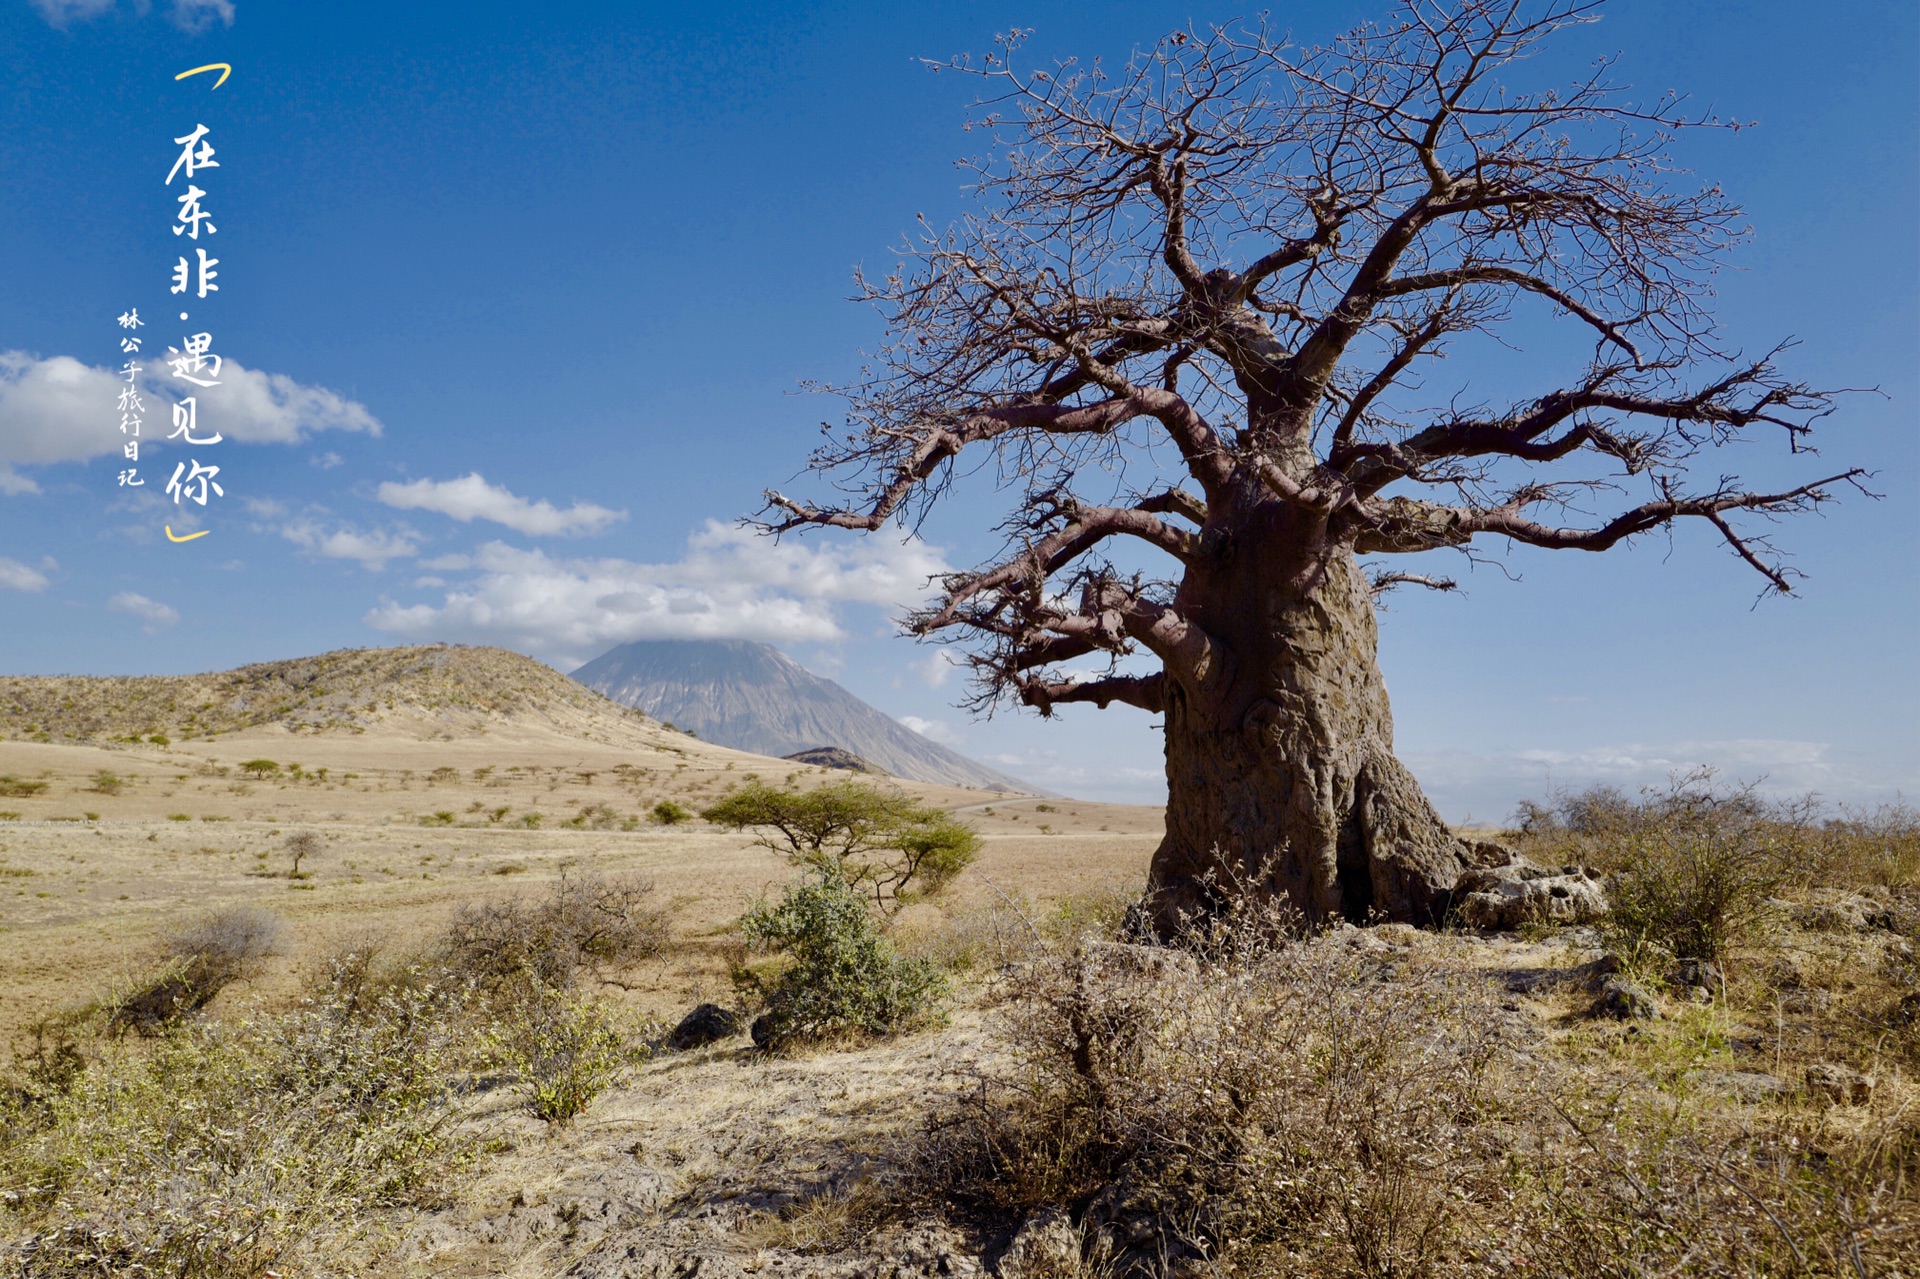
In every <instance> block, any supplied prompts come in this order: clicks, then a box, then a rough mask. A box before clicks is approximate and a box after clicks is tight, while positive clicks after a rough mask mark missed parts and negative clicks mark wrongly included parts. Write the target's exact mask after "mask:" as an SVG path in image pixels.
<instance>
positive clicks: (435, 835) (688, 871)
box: [0, 722, 1161, 1037]
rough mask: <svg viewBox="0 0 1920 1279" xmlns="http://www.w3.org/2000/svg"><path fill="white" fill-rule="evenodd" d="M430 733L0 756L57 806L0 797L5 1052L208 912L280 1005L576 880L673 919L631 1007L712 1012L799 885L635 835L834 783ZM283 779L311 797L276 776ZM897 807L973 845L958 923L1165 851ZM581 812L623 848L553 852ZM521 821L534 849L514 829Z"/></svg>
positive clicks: (944, 790) (782, 772) (723, 838)
mask: <svg viewBox="0 0 1920 1279" xmlns="http://www.w3.org/2000/svg"><path fill="white" fill-rule="evenodd" d="M440 731H444V730H441V729H438V728H431V729H424V728H421V729H415V731H412V732H409V731H405V730H404V728H403V727H395V728H393V729H389V730H384V731H376V732H370V733H363V734H358V735H352V734H333V733H330V734H321V735H315V734H307V733H302V734H297V735H296V734H290V733H287V732H285V731H282V730H279V729H272V728H269V729H252V730H248V731H246V732H244V733H236V734H231V735H224V736H221V737H219V738H216V739H214V740H212V741H193V742H187V743H181V744H177V745H175V746H172V747H170V748H164V749H163V748H160V747H157V746H151V745H144V746H111V747H107V746H78V745H60V744H50V743H35V742H22V741H0V777H12V778H15V779H18V780H21V781H38V782H45V783H47V787H46V789H45V790H44V791H41V792H40V793H38V794H35V795H32V796H28V797H23V798H6V797H4V796H0V814H5V816H0V1037H10V1036H11V1035H12V1034H13V1033H14V1032H15V1031H17V1030H18V1029H19V1028H20V1027H21V1026H23V1025H26V1024H28V1023H29V1022H31V1021H32V1020H34V1019H35V1018H37V1017H40V1016H43V1015H45V1014H46V1013H49V1012H52V1011H54V1010H55V1009H57V1008H61V1007H66V1006H70V1005H71V1004H73V1003H75V1002H78V1001H83V1000H85V999H87V998H91V997H95V996H97V995H99V994H100V993H102V992H103V991H104V990H105V989H106V988H107V987H108V986H109V985H110V984H111V983H113V982H114V981H115V980H116V979H118V978H121V977H123V976H124V975H126V974H127V973H129V972H131V971H133V970H134V969H136V968H138V967H139V966H140V965H141V964H142V963H144V962H145V960H146V958H147V956H148V954H149V952H150V948H151V946H152V944H153V942H154V940H155V938H156V937H157V936H158V935H159V934H161V933H162V932H164V931H165V930H166V929H167V928H168V927H170V926H172V925H174V924H177V923H179V922H180V921H182V920H184V919H186V918H188V917H190V916H191V915H192V914H193V913H195V912H196V911H199V910H202V909H205V908H207V907H212V906H219V905H226V904H233V903H255V904H263V905H266V906H269V907H271V908H272V909H273V910H274V911H276V912H277V913H279V914H280V915H281V916H282V918H283V919H284V921H285V923H286V925H287V929H288V933H289V938H288V944H287V945H286V946H285V947H284V948H283V949H284V954H283V955H282V956H281V957H280V958H279V959H278V960H277V961H276V963H275V964H274V965H273V966H272V967H271V968H270V969H269V971H268V972H267V973H266V974H265V975H264V976H263V977H262V978H261V979H260V982H259V983H258V988H257V989H256V990H255V991H254V992H253V993H254V994H256V995H257V994H269V993H272V992H273V991H274V990H275V988H276V987H278V986H279V985H280V984H282V983H285V982H287V981H289V980H290V973H291V970H292V969H293V968H294V967H295V966H297V965H298V964H299V963H302V962H311V961H312V960H313V958H314V957H315V956H317V955H318V954H321V953H323V952H324V951H325V949H326V948H327V947H328V946H329V945H332V944H336V943H338V942H341V941H343V940H345V939H346V938H349V937H354V938H357V937H358V936H359V935H361V934H364V933H368V932H371V933H375V934H384V935H387V936H389V937H390V938H392V939H394V940H395V941H397V942H407V941H409V940H412V941H418V940H420V939H424V938H425V937H427V936H429V935H431V933H432V932H434V931H435V930H436V929H437V928H438V926H439V925H440V924H441V923H442V922H443V921H444V920H445V919H446V918H447V917H448V916H449V915H450V914H451V913H452V912H453V910H454V909H456V908H457V906H458V905H459V903H461V902H465V901H471V900H475V899H478V898H483V897H488V896H492V895H496V894H501V893H510V892H524V891H527V890H528V889H529V887H532V888H533V889H534V890H535V891H538V888H539V887H540V885H541V882H542V881H547V880H551V879H552V878H554V877H555V876H557V875H558V874H559V873H560V871H561V870H562V869H563V868H568V867H578V868H582V869H589V870H596V871H602V872H608V873H622V872H630V871H631V872H640V873H642V874H644V875H646V876H647V877H649V878H650V879H651V880H652V881H653V882H654V884H655V900H656V901H657V902H658V903H659V904H660V905H663V906H668V907H671V909H672V910H673V920H674V934H675V938H676V945H675V947H674V949H673V952H672V953H670V955H669V956H668V958H667V959H666V960H665V961H664V962H663V963H661V964H657V965H654V966H652V967H651V968H650V969H649V971H648V972H647V973H646V974H643V975H642V981H641V983H640V989H639V990H637V991H636V992H634V994H633V998H634V999H635V1000H636V1001H637V1002H638V1003H639V1004H640V1006H641V1007H642V1008H643V1009H644V1010H645V1011H646V1012H648V1013H649V1014H650V1015H654V1016H663V1017H664V1016H668V1015H671V1014H672V1013H673V1012H674V1011H675V1010H676V1009H684V1007H685V1006H687V1004H688V1003H689V1002H691V1001H693V1000H695V999H697V998H698V997H702V996H703V995H717V994H719V993H721V988H720V983H721V982H722V969H721V966H720V964H719V962H718V959H717V958H716V955H715V953H714V942H713V940H712V939H713V938H714V935H715V934H716V933H717V932H723V931H724V929H725V926H726V924H727V922H728V921H730V920H731V919H733V918H734V917H736V916H737V915H738V914H739V913H740V911H741V909H742V906H743V904H744V903H745V902H746V901H747V899H748V898H749V897H750V896H751V895H752V894H754V893H756V892H758V891H760V890H761V889H763V888H764V887H765V886H767V885H768V884H771V883H777V882H780V881H783V880H784V879H786V878H787V877H788V876H789V875H790V874H791V871H790V870H789V868H788V867H787V866H786V865H785V864H784V863H783V862H782V861H781V860H780V859H779V858H778V857H776V856H775V855H773V854H772V853H770V852H768V851H766V850H765V849H762V848H759V847H757V846H755V845H754V844H753V842H752V840H751V838H750V837H749V836H747V835H744V834H736V833H733V832H729V831H725V830H722V829H719V828H715V827H710V826H708V825H706V824H705V823H703V822H698V821H695V822H693V823H690V824H687V825H683V826H674V827H665V826H660V825H656V824H653V823H651V822H649V821H647V820H646V813H647V811H648V810H649V809H650V808H651V807H652V806H653V805H654V804H655V803H656V802H657V801H659V800H662V799H673V800H675V801H677V802H679V803H681V804H683V805H685V806H686V807H688V808H694V809H697V808H699V807H701V806H702V805H704V804H708V803H711V802H713V801H714V800H715V799H717V798H718V797H719V796H720V795H721V794H723V793H724V792H725V790H726V789H727V788H728V787H729V786H730V785H732V784H735V783H736V782H738V781H740V780H743V779H745V778H746V777H748V776H751V775H754V774H758V775H759V776H760V777H761V778H762V779H763V780H765V781H768V782H770V783H775V784H779V783H781V782H783V781H785V780H787V779H788V778H792V779H793V780H794V781H795V782H796V783H800V784H810V783H814V782H818V781H820V780H823V779H825V778H827V777H828V776H829V774H827V773H825V772H823V771H822V770H819V769H812V768H802V767H796V766H794V765H791V764H788V763H785V762H784V761H780V760H769V759H766V758H763V757H760V756H755V755H748V754H745V753H743V752H739V751H731V750H727V749H725V748H722V747H716V746H712V745H709V744H707V743H704V742H700V741H697V740H695V739H692V738H687V737H683V736H680V735H677V734H673V733H668V732H664V731H662V730H659V729H656V728H652V727H651V726H646V727H633V726H629V725H615V726H612V729H611V730H610V731H606V732H604V734H603V736H604V737H605V738H607V739H609V740H600V741H594V740H588V739H584V738H581V737H577V736H574V735H572V734H571V733H568V732H565V731H561V730H560V729H559V728H557V727H556V728H547V727H544V726H529V725H524V724H512V723H505V724H503V723H498V722H495V723H492V724H488V725H485V726H483V727H482V728H481V731H479V732H478V733H476V732H475V730H474V729H473V728H471V727H467V726H462V728H461V730H460V736H458V737H455V738H454V740H436V739H435V738H434V737H433V736H431V735H429V734H430V732H440ZM256 758H266V759H272V760H275V761H277V762H279V763H280V764H281V765H282V773H281V775H280V776H279V777H278V778H275V779H270V780H252V779H249V778H248V777H246V776H245V775H244V774H243V773H242V771H241V769H240V767H239V766H240V765H241V764H242V763H243V762H245V761H247V760H251V759H256ZM295 763H297V764H298V765H299V766H300V768H301V770H302V772H303V774H304V775H305V777H304V779H303V780H299V781H295V780H292V779H291V778H290V777H289V776H288V773H289V772H290V766H291V765H292V764H295ZM322 769H324V770H326V773H325V778H324V780H322V779H321V778H320V776H319V773H320V770H322ZM435 770H442V771H441V772H439V773H438V774H436V772H435ZM445 770H451V771H450V772H448V771H445ZM103 771H104V772H108V773H112V774H113V775H115V776H116V777H118V778H120V779H122V782H121V784H120V786H119V787H118V788H117V793H111V794H109V793H104V792H103V791H102V789H100V788H99V786H98V785H97V780H96V779H97V777H98V774H100V773H101V772H103ZM832 776H835V777H843V776H847V775H846V774H833V775H832ZM897 784H898V785H900V786H901V787H902V788H903V789H905V790H907V791H909V792H911V793H912V794H914V795H917V796H920V797H922V798H923V799H925V800H927V801H929V802H932V803H936V804H939V805H941V806H943V807H947V808H951V809H956V810H961V811H962V812H963V813H964V815H965V817H966V819H967V820H968V821H969V822H971V823H973V824H974V825H975V826H976V827H977V828H978V829H979V830H980V831H981V832H982V834H983V835H984V837H985V849H984V851H983V853H982V855H981V858H980V861H979V863H978V864H977V867H976V869H975V871H973V872H970V873H969V875H968V876H966V877H965V878H964V879H963V880H962V884H961V887H960V888H959V889H957V890H956V905H960V904H965V903H966V902H968V901H969V900H972V899H978V898H980V897H983V896H991V895H993V894H994V891H995V888H997V889H998V890H1000V891H1004V892H1006V893H1009V894H1012V895H1015V896H1024V897H1026V898H1028V899H1031V900H1033V901H1035V902H1036V903H1039V904H1041V905H1045V904H1047V903H1049V902H1052V901H1054V900H1057V899H1060V898H1062V897H1066V896H1069V895H1074V894H1078V893H1082V892H1086V891H1089V890H1095V889H1100V888H1107V887H1112V886H1122V885H1127V884H1136V885H1137V884H1138V883H1140V882H1141V881H1142V880H1143V878H1144V875H1145V869H1146V862H1147V859H1148V857H1149V856H1150V855H1151V853H1152V850H1153V847H1154V845H1155V843H1156V842H1157V841H1158V839H1159V836H1160V831H1161V814H1160V810H1159V809H1158V808H1148V807H1132V806H1126V805H1113V804H1089V803H1080V802H1077V801H1069V800H1053V801H1040V800H1035V799H1031V798H1024V797H1021V798H1013V799H1009V798H1007V797H1004V796H993V795H989V794H985V793H982V792H977V791H967V790H961V789H958V788H951V787H937V786H927V785H922V784H918V783H897ZM107 789H108V790H112V789H114V788H113V787H112V786H111V785H109V786H108V787H107ZM589 807H591V808H593V809H594V813H593V814H592V816H591V817H590V819H589V822H590V823H592V822H598V823H601V824H606V825H610V826H611V827H612V829H604V830H593V829H566V828H564V825H563V824H564V823H565V822H567V821H569V820H570V819H573V818H575V817H576V816H577V815H578V814H580V812H581V811H582V810H583V809H587V808H589ZM502 808H505V809H506V810H507V811H506V813H504V814H502V815H500V816H499V817H498V818H494V816H493V815H494V814H495V813H496V812H497V811H498V810H500V809H502ZM602 809H604V810H607V811H604V812H603V811H601V810H602ZM1049 810H1051V811H1049ZM529 813H537V814H539V815H540V817H541V819H542V821H541V825H540V827H539V828H538V829H527V828H525V827H523V826H518V825H516V823H519V822H522V821H524V820H525V818H526V815H527V814H529ZM490 819H491V820H490ZM449 820H450V821H451V822H452V824H451V825H445V824H441V823H443V822H446V821H449ZM423 822H426V823H429V824H424V825H423V824H422V823H423ZM621 825H630V826H633V827H634V829H631V830H621V829H619V827H620V826H621ZM299 830H312V831H314V832H316V833H317V834H319V835H320V836H321V838H322V840H323V841H324V850H323V851H322V852H321V853H320V854H319V855H318V856H317V857H314V858H312V859H310V860H309V861H307V862H306V863H305V864H304V865H303V867H302V869H303V871H309V872H311V875H310V877H309V878H305V879H302V880H298V881H294V880H290V879H289V878H288V877H287V872H288V870H289V869H290V862H289V860H288V857H287V855H286V853H285V845H286V840H287V837H288V836H289V835H291V834H292V833H294V832H295V831H299ZM235 997H236V998H238V997H241V996H240V994H239V993H238V992H236V994H235ZM224 998H226V997H225V996H223V999H224Z"/></svg>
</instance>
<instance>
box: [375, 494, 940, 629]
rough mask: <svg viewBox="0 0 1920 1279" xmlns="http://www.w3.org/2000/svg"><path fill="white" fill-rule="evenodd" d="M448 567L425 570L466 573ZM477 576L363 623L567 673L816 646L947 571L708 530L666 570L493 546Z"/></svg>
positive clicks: (882, 554) (882, 540)
mask: <svg viewBox="0 0 1920 1279" xmlns="http://www.w3.org/2000/svg"><path fill="white" fill-rule="evenodd" d="M455 559H456V557H445V558H443V559H440V560H435V561H430V562H429V563H428V565H427V566H428V567H432V568H435V569H442V568H443V567H444V568H445V569H455V568H456V567H458V568H464V567H466V565H464V564H459V565H456V563H455ZM472 568H473V569H474V570H475V571H476V574H477V575H476V576H475V577H474V578H473V579H472V580H470V581H468V582H465V583H462V584H460V585H457V586H455V587H454V588H452V589H450V590H448V591H447V592H446V594H445V596H444V597H443V600H442V602H441V603H440V604H438V605H432V604H414V605H405V604H400V603H396V602H392V601H388V602H386V603H383V604H382V605H381V606H380V607H378V608H376V609H374V610H372V611H371V612H369V613H368V614H367V615H366V621H367V623H368V624H369V625H371V626H374V627H376V628H378V629H380V630H385V631H392V632H395V633H398V634H401V635H405V636H407V637H409V638H416V639H419V638H435V639H445V640H463V641H477V642H484V643H497V644H503V645H506V646H508V647H511V648H519V649H524V650H527V651H531V652H535V653H540V654H543V655H548V656H550V657H552V658H553V659H554V660H556V661H558V662H561V663H562V664H564V663H565V662H583V661H586V660H587V659H589V658H591V657H594V656H596V655H597V654H599V653H600V652H602V651H604V650H605V649H607V648H610V647H612V646H613V645H615V644H624V643H626V642H628V641H630V640H636V639H757V640H765V641H769V642H774V643H780V644H785V645H792V644H805V643H819V642H826V641H832V640H837V639H839V638H841V636H842V635H843V632H842V631H841V629H840V626H839V623H838V622H837V621H836V620H835V616H834V606H835V605H837V604H844V603H857V604H871V605H880V606H883V607H888V608H893V609H898V608H901V607H903V606H906V605H909V604H915V603H918V602H920V600H921V599H922V598H924V595H925V591H926V582H927V579H928V578H929V577H931V576H933V575H934V574H936V573H940V572H944V571H945V570H946V565H945V563H944V561H943V560H942V559H941V557H940V554H939V552H938V551H936V550H935V549H933V548H931V547H929V546H927V545H926V544H925V543H924V542H920V541H918V540H917V539H912V538H905V537H902V536H899V535H896V534H892V533H887V534H869V535H867V536H864V537H857V538H836V539H825V538H822V539H817V540H815V539H810V540H807V541H804V542H803V541H801V540H799V539H793V538H789V539H787V540H785V541H783V542H778V543H776V542H773V541H771V540H770V539H767V538H763V537H760V536H758V535H757V534H754V533H752V532H749V531H747V530H745V529H739V528H732V527H728V526H726V525H723V524H720V523H718V522H717V521H708V523H707V525H706V527H705V528H704V529H703V530H702V531H700V532H697V533H695V534H693V535H692V536H691V537H689V538H688V539H687V553H686V555H685V556H683V557H682V558H681V559H679V560H677V561H675V562H673V563H669V564H641V563H636V562H634V561H632V560H621V559H561V558H556V557H553V556H549V555H547V554H546V553H545V552H543V551H526V550H519V549H516V548H514V547H510V546H506V545H504V544H502V543H499V542H489V543H487V544H486V545H484V546H482V547H481V548H480V549H479V551H478V552H477V553H476V554H475V555H474V556H473V559H472Z"/></svg>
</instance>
